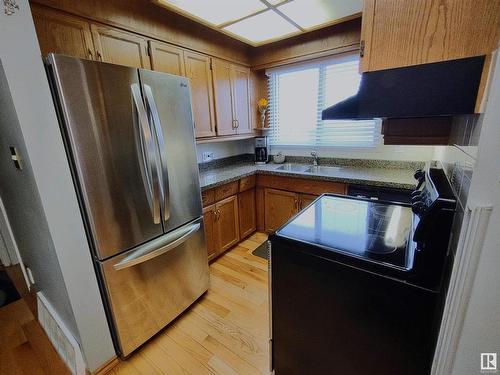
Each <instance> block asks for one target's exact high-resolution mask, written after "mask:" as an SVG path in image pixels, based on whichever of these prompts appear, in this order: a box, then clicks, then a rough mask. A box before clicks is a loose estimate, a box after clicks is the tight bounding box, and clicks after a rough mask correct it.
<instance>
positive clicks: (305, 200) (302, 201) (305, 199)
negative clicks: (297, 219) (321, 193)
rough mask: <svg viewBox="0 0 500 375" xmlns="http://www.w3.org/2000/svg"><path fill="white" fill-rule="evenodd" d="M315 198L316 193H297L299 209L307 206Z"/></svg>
mask: <svg viewBox="0 0 500 375" xmlns="http://www.w3.org/2000/svg"><path fill="white" fill-rule="evenodd" d="M316 198H318V197H317V196H316V195H311V194H300V195H299V211H302V210H303V209H304V208H306V207H307V206H309V205H310V204H311V203H312V202H313V201H314V200H315V199H316Z"/></svg>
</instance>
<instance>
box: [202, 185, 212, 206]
mask: <svg viewBox="0 0 500 375" xmlns="http://www.w3.org/2000/svg"><path fill="white" fill-rule="evenodd" d="M201 201H202V202H203V207H206V206H208V205H211V204H212V203H214V202H215V191H214V189H210V190H205V191H202V192H201Z"/></svg>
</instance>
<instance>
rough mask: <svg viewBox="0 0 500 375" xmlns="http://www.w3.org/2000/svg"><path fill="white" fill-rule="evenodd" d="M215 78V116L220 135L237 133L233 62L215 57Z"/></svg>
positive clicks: (213, 66)
mask: <svg viewBox="0 0 500 375" xmlns="http://www.w3.org/2000/svg"><path fill="white" fill-rule="evenodd" d="M212 68H213V79H214V93H215V118H216V123H217V134H218V135H232V134H236V122H235V121H234V120H235V118H234V114H233V97H232V87H231V84H232V82H231V63H229V62H227V61H224V60H219V59H213V62H212Z"/></svg>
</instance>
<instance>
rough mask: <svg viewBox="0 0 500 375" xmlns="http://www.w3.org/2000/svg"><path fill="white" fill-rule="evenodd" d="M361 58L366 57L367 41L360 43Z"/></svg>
mask: <svg viewBox="0 0 500 375" xmlns="http://www.w3.org/2000/svg"><path fill="white" fill-rule="evenodd" d="M359 57H365V41H364V40H362V41H361V42H359Z"/></svg>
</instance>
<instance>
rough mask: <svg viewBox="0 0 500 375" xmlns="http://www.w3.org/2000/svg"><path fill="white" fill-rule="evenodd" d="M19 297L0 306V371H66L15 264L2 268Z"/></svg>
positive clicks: (58, 374)
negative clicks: (37, 316)
mask: <svg viewBox="0 0 500 375" xmlns="http://www.w3.org/2000/svg"><path fill="white" fill-rule="evenodd" d="M5 269H6V270H7V273H8V274H9V276H10V278H11V280H12V281H13V283H14V285H15V286H16V288H17V290H18V292H19V294H20V295H21V299H19V300H17V301H14V302H12V303H9V304H8V305H6V306H3V307H1V308H0V374H2V375H3V374H5V375H7V374H8V375H18V374H22V375H28V374H30V375H37V374H42V375H49V374H50V375H70V374H71V372H70V371H69V369H68V368H67V367H66V365H65V364H64V362H63V361H62V359H61V358H60V357H59V354H57V352H56V350H55V349H54V347H53V346H52V344H51V343H50V341H49V338H48V337H47V335H46V334H45V332H44V331H43V328H42V327H41V326H40V324H39V323H38V321H37V320H36V319H35V316H36V299H35V297H34V295H33V294H30V293H29V292H28V288H27V287H26V284H25V282H24V279H23V277H22V274H21V271H20V268H19V266H11V267H7V268H5Z"/></svg>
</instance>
